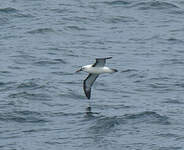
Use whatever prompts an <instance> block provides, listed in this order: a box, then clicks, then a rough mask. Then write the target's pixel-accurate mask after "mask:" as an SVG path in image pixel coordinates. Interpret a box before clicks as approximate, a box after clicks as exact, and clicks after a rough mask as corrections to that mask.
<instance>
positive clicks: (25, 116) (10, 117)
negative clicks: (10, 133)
mask: <svg viewBox="0 0 184 150" xmlns="http://www.w3.org/2000/svg"><path fill="white" fill-rule="evenodd" d="M0 120H2V121H5V122H9V121H13V122H21V123H27V122H30V123H33V122H34V123H40V122H43V123H44V122H48V121H47V120H46V119H44V117H43V116H42V114H41V113H38V112H34V111H27V110H26V111H13V112H6V113H5V112H3V113H0Z"/></svg>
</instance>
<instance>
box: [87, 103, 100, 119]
mask: <svg viewBox="0 0 184 150" xmlns="http://www.w3.org/2000/svg"><path fill="white" fill-rule="evenodd" d="M97 114H100V113H98V112H92V107H91V106H89V107H87V108H86V117H87V118H88V117H89V118H91V117H95V116H94V115H97Z"/></svg>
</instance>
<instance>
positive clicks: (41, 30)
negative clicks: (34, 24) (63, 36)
mask: <svg viewBox="0 0 184 150" xmlns="http://www.w3.org/2000/svg"><path fill="white" fill-rule="evenodd" d="M54 32H55V31H54V29H52V28H39V29H35V30H31V31H28V32H27V33H30V34H47V33H54Z"/></svg>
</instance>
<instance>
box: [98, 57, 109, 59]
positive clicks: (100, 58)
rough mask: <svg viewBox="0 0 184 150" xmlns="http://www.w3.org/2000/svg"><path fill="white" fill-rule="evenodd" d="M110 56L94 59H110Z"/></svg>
mask: <svg viewBox="0 0 184 150" xmlns="http://www.w3.org/2000/svg"><path fill="white" fill-rule="evenodd" d="M111 58H112V57H104V58H96V59H111Z"/></svg>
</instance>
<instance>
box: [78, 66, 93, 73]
mask: <svg viewBox="0 0 184 150" xmlns="http://www.w3.org/2000/svg"><path fill="white" fill-rule="evenodd" d="M91 66H92V65H86V66H82V67H81V68H80V69H79V70H77V71H76V72H80V71H87V70H88V69H89V68H90V67H91Z"/></svg>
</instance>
